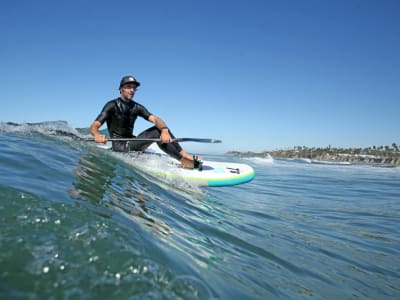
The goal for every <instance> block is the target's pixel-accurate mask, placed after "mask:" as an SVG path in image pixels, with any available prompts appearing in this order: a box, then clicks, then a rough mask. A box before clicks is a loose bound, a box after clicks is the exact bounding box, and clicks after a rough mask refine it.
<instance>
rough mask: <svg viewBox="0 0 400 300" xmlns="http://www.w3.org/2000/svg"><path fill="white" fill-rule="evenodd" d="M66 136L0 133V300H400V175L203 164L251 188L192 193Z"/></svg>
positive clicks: (8, 129) (58, 125)
mask: <svg viewBox="0 0 400 300" xmlns="http://www.w3.org/2000/svg"><path fill="white" fill-rule="evenodd" d="M65 132H67V133H68V132H71V133H72V135H74V134H80V132H78V131H76V130H75V129H73V128H70V127H69V126H68V125H67V124H66V123H65V122H45V123H40V124H6V123H0V196H1V202H0V224H1V229H0V233H1V234H0V299H399V298H400V231H399V223H400V222H399V221H400V168H399V167H386V166H384V165H367V164H349V165H341V164H324V163H323V162H322V163H321V162H319V163H318V164H315V163H312V162H310V161H307V160H283V159H280V160H278V159H273V158H272V157H267V158H255V157H254V158H239V157H234V156H228V155H223V154H221V155H211V154H203V157H204V159H208V160H217V161H236V162H240V163H246V164H249V165H251V166H252V167H253V168H254V169H255V171H256V177H255V178H254V180H253V181H251V182H249V183H247V184H243V185H238V186H233V187H220V188H197V187H193V186H191V185H190V184H188V183H184V182H177V181H174V182H167V181H160V180H157V178H153V177H149V176H148V175H147V174H144V173H141V172H140V171H139V170H137V169H136V168H135V167H134V166H133V165H131V164H130V163H129V160H126V159H119V158H118V157H116V156H114V155H111V154H110V153H108V152H106V151H104V150H101V149H99V148H97V147H95V146H94V145H93V144H91V143H88V142H82V141H78V140H76V139H73V138H71V137H68V136H65ZM60 133H63V134H62V136H60ZM249 150H251V149H249Z"/></svg>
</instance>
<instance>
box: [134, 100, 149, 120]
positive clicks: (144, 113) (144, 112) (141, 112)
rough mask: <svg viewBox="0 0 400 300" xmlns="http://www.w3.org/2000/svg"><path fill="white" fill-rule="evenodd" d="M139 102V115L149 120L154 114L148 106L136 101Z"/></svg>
mask: <svg viewBox="0 0 400 300" xmlns="http://www.w3.org/2000/svg"><path fill="white" fill-rule="evenodd" d="M136 104H137V112H138V115H139V116H141V117H142V118H143V119H145V120H148V119H149V117H150V116H151V115H152V113H150V112H149V111H148V110H147V108H146V107H144V106H143V105H141V104H139V103H136Z"/></svg>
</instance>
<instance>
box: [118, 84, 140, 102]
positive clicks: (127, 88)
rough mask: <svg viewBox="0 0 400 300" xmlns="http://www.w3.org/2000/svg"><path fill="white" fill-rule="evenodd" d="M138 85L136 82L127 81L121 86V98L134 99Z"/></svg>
mask: <svg viewBox="0 0 400 300" xmlns="http://www.w3.org/2000/svg"><path fill="white" fill-rule="evenodd" d="M136 88H137V85H136V84H134V83H127V84H124V85H123V86H122V87H121V98H123V99H126V100H131V99H133V96H134V95H135V91H136Z"/></svg>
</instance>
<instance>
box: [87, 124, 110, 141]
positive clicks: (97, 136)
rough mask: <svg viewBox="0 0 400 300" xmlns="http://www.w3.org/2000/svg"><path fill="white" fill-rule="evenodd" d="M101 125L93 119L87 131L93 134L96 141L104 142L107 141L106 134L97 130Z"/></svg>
mask: <svg viewBox="0 0 400 300" xmlns="http://www.w3.org/2000/svg"><path fill="white" fill-rule="evenodd" d="M101 125H102V124H101V123H100V122H99V121H94V122H93V123H92V125H90V128H89V132H90V133H91V134H92V135H93V136H94V140H95V142H96V143H104V144H105V143H106V142H107V139H106V136H105V135H104V134H101V133H100V132H99V129H100V127H101Z"/></svg>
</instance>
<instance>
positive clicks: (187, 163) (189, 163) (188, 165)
mask: <svg viewBox="0 0 400 300" xmlns="http://www.w3.org/2000/svg"><path fill="white" fill-rule="evenodd" d="M179 161H180V162H181V164H182V168H185V169H193V167H194V161H193V157H192V159H188V158H186V157H182V158H181V159H180V160H179Z"/></svg>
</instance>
